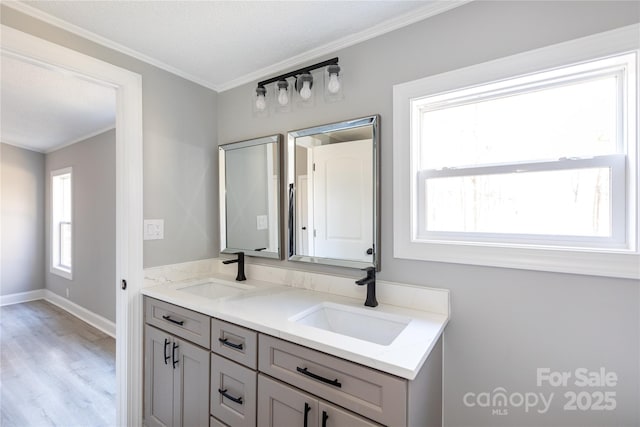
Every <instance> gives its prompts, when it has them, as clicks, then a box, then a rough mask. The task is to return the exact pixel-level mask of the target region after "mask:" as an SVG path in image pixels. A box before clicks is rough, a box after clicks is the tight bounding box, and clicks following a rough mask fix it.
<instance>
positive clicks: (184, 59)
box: [7, 0, 466, 91]
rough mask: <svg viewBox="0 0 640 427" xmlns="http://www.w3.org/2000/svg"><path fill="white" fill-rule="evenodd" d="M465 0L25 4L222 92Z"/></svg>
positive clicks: (67, 2)
mask: <svg viewBox="0 0 640 427" xmlns="http://www.w3.org/2000/svg"><path fill="white" fill-rule="evenodd" d="M465 2H466V1H465V0H462V1H456V0H453V1H446V2H445V1H397V0H394V1H390V0H385V1H68V0H67V1H51V0H47V1H24V2H18V4H19V5H20V6H21V7H22V8H23V9H24V8H25V6H24V5H25V4H26V5H27V11H28V10H29V9H30V10H31V11H32V12H34V11H35V12H36V13H43V12H44V13H45V14H46V15H44V16H41V18H42V17H44V18H45V19H46V18H51V17H52V18H53V19H54V21H55V20H56V19H58V20H62V21H64V22H66V23H70V24H72V25H73V26H75V27H77V29H78V30H80V32H83V31H86V32H87V33H86V34H84V35H85V36H86V35H88V36H96V37H98V38H101V39H103V40H107V41H109V42H112V43H115V44H114V45H113V46H114V47H116V48H117V47H118V46H120V47H123V48H124V49H121V50H124V51H125V52H128V53H133V54H134V55H135V56H138V57H143V58H145V59H147V60H148V61H149V62H152V63H154V62H155V63H156V64H158V65H160V66H161V67H162V68H165V69H169V70H171V71H173V72H175V73H176V74H179V75H182V76H183V77H186V78H189V79H191V80H193V81H196V82H198V83H200V84H203V85H205V86H207V87H210V88H212V89H214V90H218V91H220V90H225V89H228V88H229V87H233V86H235V85H238V84H242V83H245V82H247V81H250V80H252V79H253V80H258V79H261V78H262V77H265V75H264V74H262V75H261V74H260V72H261V70H264V71H263V72H264V73H269V72H270V71H280V69H277V68H278V64H281V65H283V67H287V66H289V65H292V64H290V63H287V62H291V60H292V59H294V62H295V59H296V58H299V59H300V60H301V61H302V60H307V59H313V57H317V56H318V55H322V54H325V53H328V51H327V50H330V49H331V48H332V47H333V50H335V48H339V47H342V46H344V45H345V44H349V42H352V43H353V42H357V41H360V40H363V39H366V38H368V37H373V36H375V35H377V34H380V33H382V32H385V31H389V30H391V29H394V28H397V27H399V26H402V25H407V24H409V23H411V22H415V21H416V20H420V19H424V18H425V17H427V16H430V15H433V14H435V13H438V12H440V11H443V10H446V9H450V8H452V7H455V6H456V5H459V4H463V3H465ZM7 4H9V5H11V4H15V2H13V3H12V2H8V3H7ZM53 23H54V24H55V22H53ZM61 24H64V23H62V22H61ZM61 26H64V25H61ZM67 28H68V27H67ZM314 53H315V55H314ZM309 56H310V58H309ZM283 62H284V63H287V64H283ZM298 62H300V61H298ZM274 67H275V68H274Z"/></svg>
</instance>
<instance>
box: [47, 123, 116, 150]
mask: <svg viewBox="0 0 640 427" xmlns="http://www.w3.org/2000/svg"><path fill="white" fill-rule="evenodd" d="M115 128H116V124H115V123H114V124H112V125H109V126H107V127H105V128H102V129H98V130H96V131H93V132H90V133H88V134H86V135H84V136H81V137H79V138H75V139H73V140H71V141H69V142H64V143H62V144H61V145H56V146H55V147H53V148H48V149H47V150H46V151H44V154H49V153H53V152H54V151H58V150H62V149H63V148H66V147H69V146H71V145H73V144H77V143H78V142H83V141H85V140H87V139H89V138H93V137H94V136H98V135H100V134H102V133H105V132H108V131H110V130H112V129H115Z"/></svg>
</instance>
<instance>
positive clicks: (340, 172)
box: [287, 115, 380, 270]
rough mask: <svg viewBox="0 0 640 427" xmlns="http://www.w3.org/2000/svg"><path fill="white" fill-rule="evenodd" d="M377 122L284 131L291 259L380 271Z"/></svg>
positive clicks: (356, 121) (367, 119) (375, 119)
mask: <svg viewBox="0 0 640 427" xmlns="http://www.w3.org/2000/svg"><path fill="white" fill-rule="evenodd" d="M379 123H380V116H378V115H374V116H369V117H363V118H359V119H354V120H347V121H343V122H339V123H331V124H327V125H322V126H316V127H312V128H307V129H301V130H297V131H292V132H289V134H288V148H287V150H288V151H287V190H288V209H287V210H288V255H289V259H290V260H293V261H303V262H312V263H318V264H328V265H337V266H342V267H353V268H365V267H372V266H373V267H376V269H378V270H379V269H380V256H379V253H380V252H379V251H380V244H379V239H380V222H379V203H380V197H379V188H380V186H379V175H380V174H379V167H380V166H379V153H378V145H379V134H380V131H379Z"/></svg>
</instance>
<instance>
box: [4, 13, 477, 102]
mask: <svg viewBox="0 0 640 427" xmlns="http://www.w3.org/2000/svg"><path fill="white" fill-rule="evenodd" d="M471 1H473V0H448V1H432V2H430V3H428V4H427V5H426V6H423V7H421V8H419V9H416V10H413V11H411V12H408V13H405V14H404V15H400V16H397V17H395V18H392V19H389V20H387V21H384V22H381V23H379V24H377V25H374V26H372V27H370V28H368V29H366V30H364V31H360V32H358V33H355V34H351V35H349V36H346V37H342V38H340V39H338V40H335V41H333V42H330V43H327V44H325V45H323V46H320V47H317V48H315V49H311V50H309V51H307V52H304V53H302V54H300V55H296V56H293V57H291V58H288V59H286V60H284V61H280V62H277V63H275V64H273V65H270V66H268V67H264V68H261V69H259V70H257V71H254V72H251V73H248V74H245V75H243V76H241V77H238V78H236V79H233V80H231V81H228V82H226V83H222V84H218V85H216V84H213V83H211V82H208V81H205V80H203V79H201V78H199V77H196V76H194V75H192V74H190V73H187V72H185V71H183V70H180V69H178V68H176V67H173V66H171V65H169V64H166V63H164V62H162V61H159V60H157V59H155V58H152V57H150V56H147V55H145V54H143V53H141V52H138V51H136V50H134V49H131V48H128V47H126V46H124V45H121V44H119V43H116V42H115V41H113V40H111V39H108V38H106V37H103V36H100V35H98V34H96V33H93V32H91V31H88V30H85V29H84V28H81V27H79V26H77V25H74V24H71V23H69V22H67V21H65V20H62V19H60V18H56V17H55V16H53V15H50V14H48V13H46V12H43V11H41V10H39V9H37V8H35V7H33V6H29V5H27V4H25V3H22V2H21V1H19V0H10V1H3V2H2V4H3V5H6V6H7V7H10V8H12V9H15V10H17V11H19V12H21V13H24V14H26V15H29V16H31V17H33V18H36V19H38V20H41V21H43V22H46V23H47V24H50V25H53V26H55V27H58V28H61V29H63V30H65V31H68V32H70V33H73V34H76V35H78V36H80V37H82V38H85V39H87V40H90V41H92V42H94V43H98V44H100V45H102V46H105V47H107V48H109V49H113V50H115V51H118V52H120V53H123V54H125V55H128V56H130V57H133V58H135V59H138V60H140V61H143V62H146V63H148V64H151V65H153V66H155V67H158V68H160V69H163V70H165V71H168V72H170V73H172V74H175V75H177V76H179V77H182V78H184V79H187V80H190V81H192V82H194V83H197V84H199V85H201V86H204V87H206V88H208V89H211V90H214V91H216V92H224V91H226V90H229V89H233V88H235V87H238V86H241V85H243V84H246V83H250V82H252V81H255V80H259V79H261V78H262V77H264V76H265V75H269V74H277V73H279V72H281V71H282V70H284V69H286V68H290V67H294V66H297V65H299V64H301V63H304V62H307V61H311V60H314V59H316V58H318V57H320V56H323V55H327V54H329V53H333V52H335V51H337V50H340V49H344V48H346V47H349V46H353V45H355V44H358V43H361V42H363V41H366V40H369V39H372V38H374V37H377V36H380V35H382V34H386V33H388V32H391V31H394V30H397V29H399V28H402V27H406V26H408V25H411V24H414V23H416V22H418V21H422V20H424V19H427V18H430V17H432V16H435V15H438V14H440V13H444V12H446V11H448V10H451V9H454V8H456V7H459V6H462V5H465V4H467V3H470V2H471Z"/></svg>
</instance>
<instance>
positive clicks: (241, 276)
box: [222, 252, 247, 282]
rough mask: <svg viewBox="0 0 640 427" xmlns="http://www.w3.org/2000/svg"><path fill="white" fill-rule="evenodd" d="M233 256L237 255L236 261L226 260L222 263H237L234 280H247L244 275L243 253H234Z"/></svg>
mask: <svg viewBox="0 0 640 427" xmlns="http://www.w3.org/2000/svg"><path fill="white" fill-rule="evenodd" d="M234 255H238V258H236V259H228V260H225V261H222V263H223V264H235V263H236V262H237V263H238V274H237V275H236V280H237V281H238V282H242V281H243V280H247V277H246V276H245V275H244V252H236V253H234Z"/></svg>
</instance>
